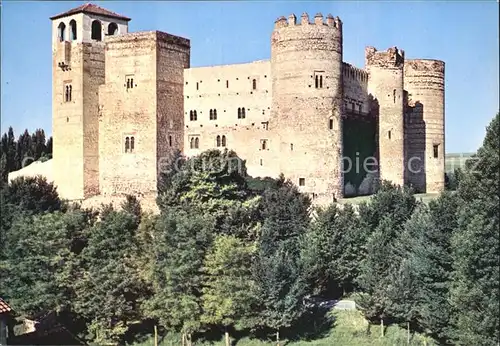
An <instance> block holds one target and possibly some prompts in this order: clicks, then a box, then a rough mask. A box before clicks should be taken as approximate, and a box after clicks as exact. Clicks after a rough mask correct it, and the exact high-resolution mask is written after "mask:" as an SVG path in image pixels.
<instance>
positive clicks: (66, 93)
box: [64, 85, 69, 102]
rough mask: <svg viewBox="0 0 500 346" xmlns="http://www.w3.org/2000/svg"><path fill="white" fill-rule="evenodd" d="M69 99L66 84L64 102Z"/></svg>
mask: <svg viewBox="0 0 500 346" xmlns="http://www.w3.org/2000/svg"><path fill="white" fill-rule="evenodd" d="M68 101H69V85H66V87H65V88H64V102H68Z"/></svg>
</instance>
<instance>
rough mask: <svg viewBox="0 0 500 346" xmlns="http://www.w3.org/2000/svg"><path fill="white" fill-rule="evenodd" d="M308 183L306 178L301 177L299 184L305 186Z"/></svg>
mask: <svg viewBox="0 0 500 346" xmlns="http://www.w3.org/2000/svg"><path fill="white" fill-rule="evenodd" d="M305 185H306V179H305V178H299V186H305Z"/></svg>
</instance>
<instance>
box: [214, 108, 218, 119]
mask: <svg viewBox="0 0 500 346" xmlns="http://www.w3.org/2000/svg"><path fill="white" fill-rule="evenodd" d="M214 120H217V109H214Z"/></svg>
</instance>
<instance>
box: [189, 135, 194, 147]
mask: <svg viewBox="0 0 500 346" xmlns="http://www.w3.org/2000/svg"><path fill="white" fill-rule="evenodd" d="M189 148H191V149H194V137H191V140H190V141H189Z"/></svg>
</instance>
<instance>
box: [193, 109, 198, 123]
mask: <svg viewBox="0 0 500 346" xmlns="http://www.w3.org/2000/svg"><path fill="white" fill-rule="evenodd" d="M193 120H195V121H196V120H198V114H196V111H194V112H193Z"/></svg>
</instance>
